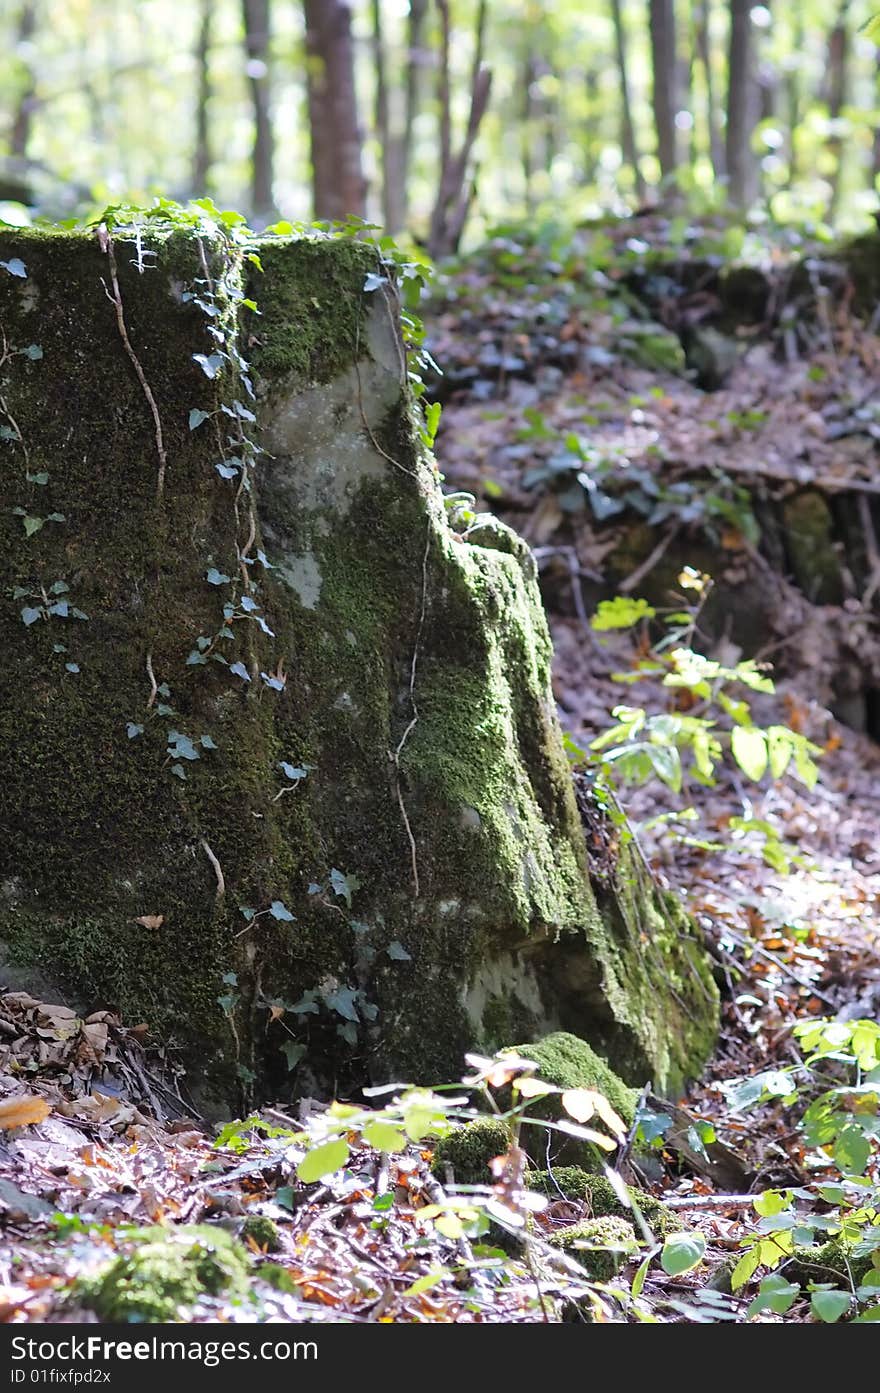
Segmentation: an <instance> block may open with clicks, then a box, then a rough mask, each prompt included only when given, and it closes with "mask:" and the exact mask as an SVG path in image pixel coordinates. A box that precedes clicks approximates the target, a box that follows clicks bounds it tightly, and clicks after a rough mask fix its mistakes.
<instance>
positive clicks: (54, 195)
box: [0, 0, 880, 256]
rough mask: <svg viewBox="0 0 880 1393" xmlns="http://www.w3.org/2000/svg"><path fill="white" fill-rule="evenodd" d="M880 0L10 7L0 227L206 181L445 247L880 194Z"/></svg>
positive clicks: (159, 2)
mask: <svg viewBox="0 0 880 1393" xmlns="http://www.w3.org/2000/svg"><path fill="white" fill-rule="evenodd" d="M872 17H873V0H804V3H799V2H798V3H795V2H793V0H787V3H781V0H770V3H768V4H757V5H753V4H749V3H748V0H581V3H576V2H575V0H554V3H541V0H352V3H350V4H347V3H342V0H302V3H300V0H7V2H6V4H5V5H4V6H3V7H2V18H0V34H2V47H0V92H2V99H0V217H2V218H3V219H4V220H6V221H8V222H24V221H27V220H28V219H29V218H32V217H34V216H45V217H51V218H53V219H59V218H66V217H71V216H82V215H83V214H88V213H89V212H91V211H93V210H95V209H98V208H101V207H103V206H104V205H106V204H107V203H111V202H121V201H131V202H147V201H149V200H150V198H151V197H152V196H154V195H157V194H161V195H163V196H167V197H173V198H176V199H178V200H182V201H185V200H186V199H188V198H190V197H194V196H200V195H205V194H207V195H210V196H212V197H213V198H214V199H215V200H216V201H217V202H219V203H220V204H222V205H223V206H229V205H232V206H235V207H237V208H240V209H242V211H244V212H245V213H246V214H247V215H248V216H249V217H250V219H251V220H252V222H253V223H254V224H255V225H256V226H260V225H265V224H266V223H270V222H272V221H273V220H274V219H275V218H277V217H278V216H279V215H283V216H284V217H286V218H291V219H295V220H305V219H310V218H312V217H313V216H314V217H317V218H331V219H332V218H337V217H344V216H347V215H352V214H353V215H357V216H362V217H366V218H368V219H369V220H370V221H372V222H376V223H379V224H381V225H382V226H383V227H384V228H385V229H386V230H387V231H389V232H392V233H395V234H399V233H401V232H402V231H404V230H409V231H411V232H412V233H413V235H414V236H415V237H416V238H417V240H418V241H419V242H420V243H421V244H423V245H424V246H425V247H426V248H427V249H428V250H429V251H430V252H431V254H433V255H435V256H436V255H443V254H446V253H448V252H450V251H453V250H455V249H457V247H458V244H459V243H460V241H461V239H462V236H463V235H464V237H465V238H466V239H468V240H471V239H474V238H476V237H478V236H479V235H480V233H481V232H484V231H485V229H486V228H487V226H491V225H493V224H495V223H497V222H499V221H503V220H507V219H517V218H522V217H523V216H526V217H529V218H534V219H539V220H540V219H546V218H550V217H561V218H563V219H565V220H567V221H573V220H582V219H587V218H590V217H593V216H596V215H600V214H602V213H604V212H612V213H614V212H616V213H620V212H626V211H627V210H628V209H629V210H631V209H634V208H637V207H639V206H641V205H643V204H644V203H645V202H648V203H651V202H655V201H656V200H657V199H658V197H659V198H665V199H667V200H668V199H669V198H670V197H672V196H673V194H675V195H676V196H680V197H682V198H683V199H686V200H687V207H688V210H689V211H690V212H691V213H693V214H696V215H699V214H700V213H706V212H712V211H715V210H717V209H719V208H722V207H724V206H725V205H727V204H730V205H732V206H733V207H734V208H736V209H739V210H744V209H747V210H751V211H752V212H753V213H755V214H756V215H757V216H758V217H760V216H761V215H762V214H763V216H764V217H766V218H770V219H772V220H773V221H775V222H782V223H788V224H792V225H795V226H800V227H802V228H804V229H805V230H809V231H810V232H815V230H816V229H817V228H819V229H821V227H822V226H823V225H827V226H833V227H835V228H836V229H838V230H841V229H842V230H855V229H858V228H859V227H860V226H863V225H864V224H865V223H866V221H867V220H869V219H870V216H871V215H872V213H874V212H875V210H876V209H877V207H878V194H877V190H878V175H880V134H878V119H877V118H878V108H880V48H878V43H877V42H876V41H875V40H876V39H877V37H878V36H877V34H876V29H875V26H873V25H872V23H871V21H872Z"/></svg>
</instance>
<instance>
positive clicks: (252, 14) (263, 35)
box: [243, 0, 275, 225]
mask: <svg viewBox="0 0 880 1393" xmlns="http://www.w3.org/2000/svg"><path fill="white" fill-rule="evenodd" d="M243 13H244V34H245V50H246V52H247V74H248V81H249V83H250V89H251V103H252V106H253V116H254V141H253V147H252V153H251V198H250V202H251V212H252V214H253V217H254V220H255V221H256V223H257V224H258V225H259V223H261V222H266V221H267V220H268V219H269V218H270V217H271V216H272V213H273V212H274V202H273V199H272V184H273V166H274V162H275V140H274V134H273V131H272V114H271V85H270V75H269V0H243Z"/></svg>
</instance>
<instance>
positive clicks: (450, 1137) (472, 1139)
mask: <svg viewBox="0 0 880 1393" xmlns="http://www.w3.org/2000/svg"><path fill="white" fill-rule="evenodd" d="M511 1140H512V1137H511V1131H510V1127H509V1126H508V1124H507V1123H506V1122H502V1121H501V1119H500V1118H495V1117H486V1118H482V1117H478V1118H476V1119H475V1120H474V1121H473V1122H468V1123H466V1124H465V1125H464V1127H458V1128H456V1130H455V1131H454V1132H449V1133H447V1135H446V1136H445V1137H441V1139H440V1140H439V1141H438V1143H437V1145H436V1147H435V1148H434V1157H433V1160H432V1161H431V1170H432V1171H433V1172H434V1174H435V1175H436V1177H437V1179H438V1180H439V1181H440V1182H441V1184H443V1185H445V1184H446V1183H447V1181H448V1177H449V1175H450V1173H451V1175H452V1179H453V1182H454V1184H455V1185H491V1184H492V1183H493V1179H494V1177H493V1175H492V1172H491V1171H490V1169H489V1164H490V1162H491V1161H493V1160H494V1158H495V1157H496V1156H504V1155H505V1153H506V1152H507V1151H509V1149H510V1143H511Z"/></svg>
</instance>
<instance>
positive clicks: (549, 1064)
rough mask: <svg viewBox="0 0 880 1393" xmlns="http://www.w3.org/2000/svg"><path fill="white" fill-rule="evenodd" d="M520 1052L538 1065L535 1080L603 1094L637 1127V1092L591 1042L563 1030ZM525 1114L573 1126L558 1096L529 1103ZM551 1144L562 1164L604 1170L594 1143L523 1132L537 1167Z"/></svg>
mask: <svg viewBox="0 0 880 1393" xmlns="http://www.w3.org/2000/svg"><path fill="white" fill-rule="evenodd" d="M515 1053H516V1054H518V1055H521V1056H522V1057H523V1058H524V1059H530V1060H533V1061H534V1062H535V1064H537V1066H538V1069H537V1074H536V1077H537V1078H539V1079H541V1080H543V1081H544V1082H545V1083H552V1084H555V1085H556V1087H557V1088H562V1089H577V1088H587V1089H591V1090H593V1091H594V1092H596V1093H601V1094H602V1095H603V1097H605V1098H607V1100H608V1102H609V1103H610V1104H611V1106H612V1108H613V1109H614V1111H615V1112H616V1113H617V1114H618V1116H619V1117H620V1119H621V1120H622V1122H623V1123H624V1124H625V1126H627V1127H629V1126H631V1125H632V1122H633V1119H634V1117H635V1109H636V1103H637V1101H638V1094H637V1092H636V1091H635V1089H633V1088H628V1087H627V1085H626V1084H625V1083H624V1082H623V1081H622V1079H620V1078H619V1077H618V1076H617V1074H615V1072H614V1070H613V1069H611V1068H609V1066H608V1064H606V1062H605V1060H604V1059H601V1058H600V1056H599V1055H597V1054H596V1052H595V1050H593V1049H592V1048H591V1047H590V1046H589V1045H588V1044H587V1043H586V1041H584V1040H579V1039H578V1037H577V1036H576V1035H570V1034H568V1032H567V1031H562V1030H560V1031H555V1032H554V1033H553V1034H552V1035H546V1036H545V1037H544V1038H543V1039H542V1040H537V1041H534V1042H532V1043H531V1044H527V1045H517V1046H515ZM526 1115H527V1116H528V1117H539V1118H544V1119H546V1120H547V1121H551V1122H558V1121H561V1120H568V1121H571V1119H570V1118H569V1117H568V1114H567V1113H566V1112H565V1110H564V1108H563V1106H562V1101H561V1099H560V1097H559V1095H558V1094H556V1093H550V1094H547V1096H546V1097H544V1098H536V1099H535V1100H534V1101H532V1102H531V1103H530V1105H529V1108H528V1112H527V1114H526ZM600 1130H602V1129H601V1128H600ZM548 1141H549V1147H550V1154H551V1156H553V1157H554V1158H555V1159H557V1160H559V1161H560V1163H561V1164H571V1165H584V1166H586V1167H587V1168H591V1167H592V1168H594V1169H596V1168H599V1169H601V1163H600V1162H599V1160H598V1158H597V1155H596V1150H595V1148H594V1147H593V1146H592V1145H591V1144H590V1143H589V1142H584V1141H581V1140H579V1139H578V1138H577V1137H571V1136H566V1135H565V1133H563V1132H558V1131H551V1130H548V1129H546V1128H543V1127H537V1126H530V1125H528V1124H527V1125H525V1126H524V1127H523V1129H522V1145H523V1147H524V1148H525V1149H526V1151H528V1153H529V1155H530V1156H531V1157H532V1159H533V1160H534V1161H535V1162H536V1164H538V1165H540V1164H541V1163H542V1162H543V1161H545V1160H546V1156H547V1146H548Z"/></svg>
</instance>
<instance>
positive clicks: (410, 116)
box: [400, 0, 428, 227]
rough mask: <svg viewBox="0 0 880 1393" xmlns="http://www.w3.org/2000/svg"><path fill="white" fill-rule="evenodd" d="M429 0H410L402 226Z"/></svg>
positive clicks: (410, 167)
mask: <svg viewBox="0 0 880 1393" xmlns="http://www.w3.org/2000/svg"><path fill="white" fill-rule="evenodd" d="M427 12H428V0H410V4H409V32H408V35H407V45H406V46H407V68H406V96H405V101H404V118H403V140H402V143H401V159H400V165H401V169H400V181H401V191H402V194H403V206H402V210H401V218H400V225H401V227H404V226H405V225H406V219H407V214H408V212H409V180H410V172H411V170H412V157H413V147H414V143H415V127H416V117H417V116H418V114H419V107H420V106H421V101H422V80H421V79H422V69H423V67H424V66H425V63H426V60H427V54H426V52H425V47H424V30H425V17H426V15H427Z"/></svg>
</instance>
